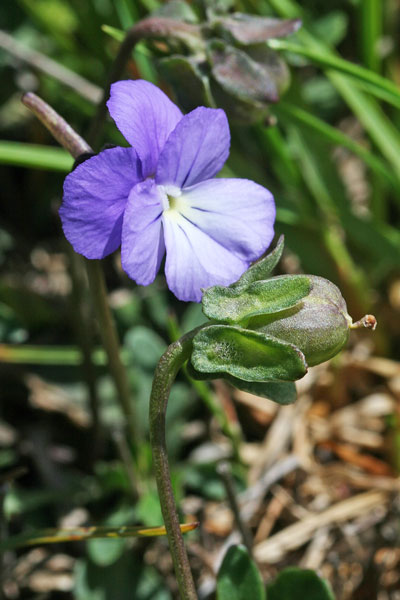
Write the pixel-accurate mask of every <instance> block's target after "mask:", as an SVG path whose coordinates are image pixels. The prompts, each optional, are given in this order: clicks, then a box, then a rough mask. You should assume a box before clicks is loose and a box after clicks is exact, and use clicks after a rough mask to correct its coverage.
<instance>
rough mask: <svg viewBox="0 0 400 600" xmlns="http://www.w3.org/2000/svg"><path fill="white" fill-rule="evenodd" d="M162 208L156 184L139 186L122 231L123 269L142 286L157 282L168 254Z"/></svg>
mask: <svg viewBox="0 0 400 600" xmlns="http://www.w3.org/2000/svg"><path fill="white" fill-rule="evenodd" d="M161 214H162V207H161V202H160V196H159V192H158V190H157V186H156V185H155V184H154V181H151V180H149V179H148V180H146V181H143V182H142V183H139V184H138V185H136V186H135V187H134V188H133V189H132V191H131V193H130V195H129V199H128V203H127V205H126V210H125V214H124V222H123V227H122V244H121V261H122V268H123V269H124V271H125V272H126V273H127V274H128V275H129V277H130V278H131V279H133V280H134V281H136V283H138V284H139V285H149V284H150V283H151V282H152V281H154V278H155V276H156V275H157V272H158V270H159V268H160V263H161V261H162V258H163V256H164V254H165V244H164V235H163V229H162V221H161Z"/></svg>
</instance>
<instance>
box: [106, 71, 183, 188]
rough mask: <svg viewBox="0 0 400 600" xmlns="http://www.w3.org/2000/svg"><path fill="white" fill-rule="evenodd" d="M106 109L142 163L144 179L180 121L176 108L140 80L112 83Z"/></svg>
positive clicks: (162, 94)
mask: <svg viewBox="0 0 400 600" xmlns="http://www.w3.org/2000/svg"><path fill="white" fill-rule="evenodd" d="M107 107H108V110H109V112H110V115H111V116H112V118H113V119H114V121H115V123H116V125H117V127H118V129H119V130H120V132H121V133H122V134H123V136H124V137H125V138H126V139H127V140H128V142H129V143H130V144H131V145H132V146H133V148H135V150H136V152H137V153H138V155H139V157H140V159H141V160H142V163H143V174H144V176H145V177H147V176H148V175H151V174H153V173H154V172H155V169H156V165H157V161H158V157H159V155H160V152H161V150H162V148H163V147H164V144H165V142H166V140H167V138H168V136H169V134H170V133H171V131H172V130H173V129H174V127H175V126H176V124H177V123H178V122H179V121H180V120H181V118H182V113H181V111H180V110H179V108H178V107H177V106H176V105H175V104H174V103H173V102H171V100H170V99H169V98H168V97H167V96H166V95H165V94H164V92H162V91H161V90H160V89H159V88H158V87H156V86H155V85H153V84H152V83H150V82H149V81H144V80H142V79H139V80H136V81H133V80H127V81H117V82H116V83H113V84H112V86H111V95H110V98H109V100H108V102H107Z"/></svg>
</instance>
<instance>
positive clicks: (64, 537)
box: [0, 523, 199, 552]
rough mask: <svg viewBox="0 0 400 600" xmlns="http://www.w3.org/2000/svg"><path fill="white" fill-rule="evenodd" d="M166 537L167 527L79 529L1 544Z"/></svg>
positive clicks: (18, 537) (16, 545) (31, 535)
mask: <svg viewBox="0 0 400 600" xmlns="http://www.w3.org/2000/svg"><path fill="white" fill-rule="evenodd" d="M198 526H199V523H184V524H183V525H181V526H180V529H181V532H182V533H187V532H188V531H193V530H194V529H196V528H197V527H198ZM163 535H166V530H165V527H164V526H162V527H133V526H129V525H125V526H123V527H77V528H76V529H56V528H54V529H42V530H40V531H34V532H29V533H23V534H21V535H16V536H12V537H9V538H8V539H6V540H3V541H2V542H0V552H4V551H5V550H14V549H15V548H20V547H21V546H36V545H42V544H59V543H60V542H77V541H84V540H91V539H93V538H105V539H116V538H127V537H159V536H163Z"/></svg>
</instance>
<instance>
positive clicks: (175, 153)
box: [156, 106, 230, 188]
mask: <svg viewBox="0 0 400 600" xmlns="http://www.w3.org/2000/svg"><path fill="white" fill-rule="evenodd" d="M229 144H230V133H229V125H228V120H227V118H226V115H225V113H224V111H223V110H221V109H215V108H204V106H200V107H199V108H196V109H195V110H192V112H190V113H188V114H187V115H185V116H184V117H183V118H182V119H181V120H180V121H179V123H178V124H177V126H176V127H175V129H174V131H173V132H172V133H171V134H170V136H169V138H168V140H167V142H166V144H165V146H164V149H163V150H162V152H161V154H160V158H159V161H158V166H157V171H156V182H157V183H160V184H164V185H175V186H177V187H180V188H183V187H186V186H190V185H193V184H195V183H198V182H200V181H203V180H204V179H210V178H211V177H214V175H216V173H218V171H220V169H221V168H222V167H223V165H224V163H225V161H226V159H227V158H228V155H229Z"/></svg>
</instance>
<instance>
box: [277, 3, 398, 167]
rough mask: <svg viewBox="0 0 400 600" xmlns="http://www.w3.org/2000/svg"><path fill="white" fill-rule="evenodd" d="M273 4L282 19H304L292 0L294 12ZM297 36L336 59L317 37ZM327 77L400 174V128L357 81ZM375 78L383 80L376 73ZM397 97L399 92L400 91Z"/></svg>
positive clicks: (301, 33)
mask: <svg viewBox="0 0 400 600" xmlns="http://www.w3.org/2000/svg"><path fill="white" fill-rule="evenodd" d="M269 3H270V5H271V6H272V7H273V8H274V9H275V10H276V12H277V13H278V14H279V15H280V16H282V17H285V18H292V17H295V16H301V14H302V9H301V7H300V6H299V5H298V4H297V3H296V2H293V1H292V0H291V1H290V8H287V6H286V3H282V4H281V3H280V2H279V1H278V0H269ZM295 8H296V10H295ZM297 36H298V38H299V39H300V41H301V42H303V43H304V44H305V45H307V46H308V47H309V48H312V49H314V50H317V51H319V53H320V55H322V54H323V55H325V56H326V55H333V56H335V55H334V54H333V52H332V50H331V49H330V48H329V47H328V46H327V45H326V44H324V43H323V42H322V41H321V40H318V39H316V38H315V37H313V36H312V35H311V34H310V33H308V32H307V31H306V30H302V31H299V32H298V34H297ZM326 75H327V76H328V78H329V79H330V80H331V81H332V83H333V85H334V86H335V87H336V89H337V90H338V91H339V93H340V94H341V95H342V97H343V99H344V100H345V102H346V103H347V104H348V105H349V107H350V108H351V109H352V110H353V112H354V114H355V115H356V116H357V118H358V119H359V121H360V123H362V124H363V126H364V127H365V130H366V131H367V132H368V133H369V135H370V137H371V139H372V140H373V141H374V142H375V144H376V145H377V147H378V148H379V149H380V151H381V152H382V154H383V155H384V156H385V157H386V158H387V160H388V161H389V162H390V163H391V164H392V166H393V167H394V169H395V171H396V172H397V173H399V172H400V135H399V133H398V131H397V129H396V127H395V126H394V125H393V124H392V123H391V122H390V121H389V119H388V118H387V117H386V115H385V114H384V112H383V111H382V109H381V108H380V107H379V106H378V104H377V103H376V102H374V101H373V99H372V98H368V97H367V96H366V95H365V94H363V93H362V91H361V90H360V89H358V88H357V86H356V85H354V80H352V79H350V78H349V77H346V76H345V75H343V74H342V73H340V72H337V71H335V70H334V69H332V68H331V69H327V71H326ZM373 75H375V77H379V76H378V75H376V74H375V73H374V74H373ZM380 79H382V78H380ZM385 81H386V80H385ZM391 86H393V84H391ZM397 93H399V92H398V91H397Z"/></svg>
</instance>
